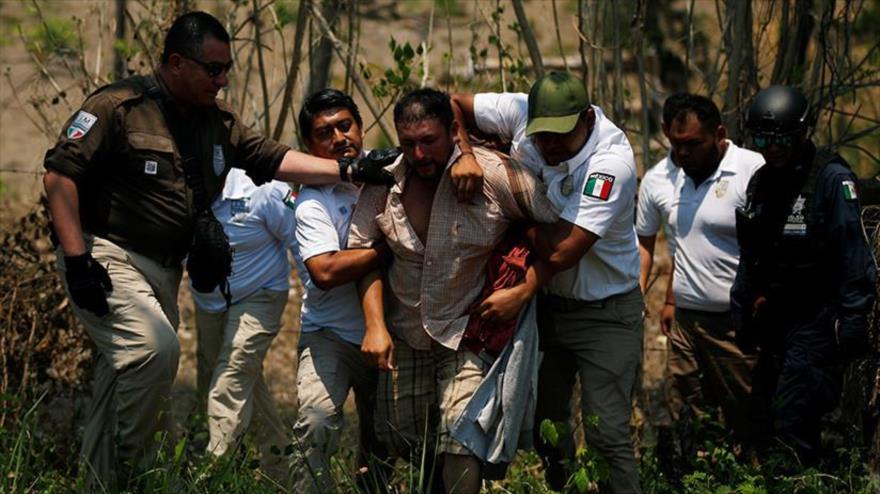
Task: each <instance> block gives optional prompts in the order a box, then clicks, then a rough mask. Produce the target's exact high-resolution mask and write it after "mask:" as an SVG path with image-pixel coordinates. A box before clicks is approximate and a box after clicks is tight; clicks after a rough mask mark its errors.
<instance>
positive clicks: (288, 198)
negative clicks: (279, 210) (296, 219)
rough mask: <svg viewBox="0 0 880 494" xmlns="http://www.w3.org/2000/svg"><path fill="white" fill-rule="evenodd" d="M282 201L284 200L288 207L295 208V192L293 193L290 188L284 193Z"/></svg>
mask: <svg viewBox="0 0 880 494" xmlns="http://www.w3.org/2000/svg"><path fill="white" fill-rule="evenodd" d="M282 201H283V202H284V205H285V206H287V207H289V208H290V209H296V194H294V192H293V191H292V190H288V191H287V194H285V195H284V199H282Z"/></svg>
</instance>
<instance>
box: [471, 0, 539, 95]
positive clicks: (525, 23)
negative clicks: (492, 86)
mask: <svg viewBox="0 0 880 494" xmlns="http://www.w3.org/2000/svg"><path fill="white" fill-rule="evenodd" d="M511 3H512V4H513V11H514V13H515V14H516V22H517V23H519V27H520V29H521V30H522V34H523V38H524V39H525V42H526V48H528V49H529V58H531V59H532V68H533V69H534V71H535V77H536V78H539V77H543V76H544V62H543V61H541V51H540V50H539V49H538V42H537V41H536V40H535V33H534V32H532V27H531V25H530V24H529V19H528V17H526V12H525V9H523V5H522V0H511ZM481 10H482V9H481ZM502 72H503V69H502Z"/></svg>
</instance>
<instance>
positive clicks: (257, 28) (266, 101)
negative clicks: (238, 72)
mask: <svg viewBox="0 0 880 494" xmlns="http://www.w3.org/2000/svg"><path fill="white" fill-rule="evenodd" d="M252 19H253V21H254V39H255V42H256V50H257V66H258V67H259V69H260V71H259V74H260V89H261V90H262V93H263V132H265V133H268V132H270V131H271V129H270V128H269V125H270V122H269V87H268V85H267V83H266V63H265V62H264V61H263V43H262V34H261V33H260V24H261V21H260V1H259V0H254V14H253V17H252Z"/></svg>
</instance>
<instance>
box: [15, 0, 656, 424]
mask: <svg viewBox="0 0 880 494" xmlns="http://www.w3.org/2000/svg"><path fill="white" fill-rule="evenodd" d="M197 3H198V4H200V5H202V6H203V8H206V9H208V10H212V6H214V2H210V1H208V2H197ZM44 5H45V7H46V9H47V11H46V12H47V14H49V15H55V16H61V15H66V13H67V12H71V13H74V14H75V15H79V16H80V17H83V16H86V17H89V16H95V15H98V13H97V11H98V9H97V7H96V5H97V6H101V4H100V2H96V1H94V0H53V1H50V2H45V3H44ZM110 5H112V3H111V2H106V3H105V4H103V7H101V8H102V9H103V12H101V13H100V15H110V14H109V12H111V11H112V9H110V7H109V6H110ZM372 5H378V6H379V7H382V5H387V2H373V3H372ZM425 5H426V4H425V3H424V2H413V3H410V4H405V5H403V6H402V7H400V8H397V7H395V9H397V10H399V12H398V13H399V14H400V15H401V17H400V19H398V20H396V21H394V24H395V25H394V29H389V28H388V27H387V26H379V25H378V22H379V20H377V19H370V18H368V17H365V19H364V20H363V22H364V25H363V27H362V29H361V32H362V35H361V36H362V38H361V45H362V47H361V52H360V53H361V55H362V56H365V57H368V58H369V60H370V62H371V63H373V64H376V65H378V66H382V65H383V64H390V63H391V56H390V54H389V50H388V48H387V44H388V38H389V33H390V32H393V33H394V35H395V36H396V37H398V40H405V39H412V40H414V41H415V42H417V41H418V40H419V39H421V38H423V37H424V33H425V31H426V30H427V29H428V27H427V26H428V22H427V21H428V16H429V9H427V8H425ZM526 5H527V8H528V9H529V16H530V18H531V19H532V20H533V22H534V23H535V25H551V24H552V22H553V21H552V17H551V16H552V13H550V12H549V11H548V10H549V9H542V8H541V5H542V4H541V2H527V4H526ZM377 8H378V7H377ZM468 8H470V7H468ZM437 15H438V16H439V15H440V14H437ZM473 15H474V16H481V15H485V12H474V13H473ZM27 16H28V13H27V9H26V6H24V5H22V4H21V3H17V2H12V1H9V0H0V29H2V31H0V71H2V73H3V74H5V75H4V77H3V78H2V79H0V225H9V224H11V222H12V221H13V220H14V219H15V218H18V217H19V216H20V215H21V214H23V213H25V212H26V211H29V210H31V208H34V207H36V206H35V203H36V200H37V198H38V197H39V194H40V192H41V189H42V186H41V168H42V158H43V155H44V153H45V150H46V149H47V148H48V147H50V146H51V145H52V143H53V141H54V136H49V135H45V134H43V133H41V132H40V131H39V130H37V127H36V126H35V125H34V124H33V123H32V119H35V116H34V112H33V111H32V108H29V107H28V103H27V101H28V99H29V98H30V97H31V96H33V94H34V92H35V91H36V88H37V87H38V86H42V85H41V84H37V83H38V82H39V81H41V80H42V79H41V77H42V76H41V75H40V73H39V71H38V69H37V68H36V66H35V65H34V63H33V61H32V59H31V57H30V56H29V54H28V53H27V52H26V51H25V50H24V47H23V43H22V42H21V40H19V39H18V37H17V34H16V33H15V28H14V26H15V23H16V22H18V21H21V20H25V21H27ZM505 16H506V18H509V17H511V16H512V13H510V12H506V13H505ZM568 17H570V16H567V17H566V18H568ZM468 19H469V17H468V16H465V17H464V18H463V19H462V18H457V19H455V20H454V22H453V23H452V24H451V29H452V30H453V32H454V37H455V39H456V40H460V39H467V37H466V36H467V32H468V29H469V28H468V25H467V22H468ZM507 20H509V19H507ZM435 24H436V25H435V28H434V29H436V30H437V31H438V33H440V34H445V33H441V31H442V30H444V29H446V26H445V21H437V22H436V23H435ZM568 24H569V23H568V22H564V23H563V29H564V33H563V34H564V39H565V44H566V45H567V46H573V43H574V42H575V40H576V38H575V35H574V33H573V32H570V31H571V28H570V26H569V25H568ZM83 29H84V33H85V34H86V37H87V38H88V37H89V36H94V31H95V30H96V29H98V28H97V27H96V26H95V25H92V24H90V23H88V22H87V23H85V24H84V25H83ZM538 31H539V32H538V33H537V34H538V37H539V40H540V41H541V45H542V46H545V45H546V46H547V48H546V50H545V51H546V52H547V53H554V54H555V53H558V50H556V49H555V48H550V47H555V45H554V44H552V43H554V42H555V37H554V34H553V33H552V32H549V30H541V29H539V30H538ZM440 34H437V35H436V38H437V41H436V43H438V46H437V48H436V50H435V52H436V53H434V54H433V55H432V58H431V62H430V64H431V65H430V67H432V69H431V70H434V71H438V70H440V69H438V67H442V66H443V63H444V61H443V56H442V55H443V51H444V49H445V47H442V46H439V44H440V43H441V41H440ZM108 36H109V35H108ZM483 36H484V37H483V42H484V43H485V36H486V35H485V33H484V35H483ZM443 42H445V41H443ZM86 49H87V53H88V54H89V55H88V56H89V57H91V58H88V57H87V61H88V62H89V63H90V64H96V63H97V60H96V58H95V56H96V53H97V52H96V51H95V50H92V51H90V52H89V51H88V50H89V47H88V46H87V47H86ZM466 51H467V50H466V48H465V47H461V48H458V47H457V48H456V55H455V58H454V59H453V63H454V64H455V65H456V66H462V67H463V66H465V65H466V62H465V60H464V57H465V55H466ZM102 53H103V56H104V57H105V60H104V64H105V65H106V64H108V63H109V60H110V58H109V56H110V53H109V49H105V50H104V51H103V52H102ZM570 53H576V50H575V51H573V52H570ZM276 55H277V54H276ZM569 56H570V57H571V58H574V57H572V56H571V55H569ZM49 69H50V70H51V72H52V74H53V75H54V76H55V78H56V79H57V81H58V83H59V84H60V85H61V87H62V88H64V89H65V90H69V91H70V92H71V96H70V99H71V101H72V103H71V104H72V105H74V106H75V105H78V102H79V100H81V96H79V95H75V93H76V91H75V90H76V87H74V85H73V81H72V80H71V79H70V77H69V76H68V75H67V74H66V73H65V71H64V70H63V68H62V67H61V66H54V65H53V66H50V67H49ZM339 72H340V70H339V68H338V66H337V69H336V70H335V72H334V74H335V79H334V83H336V82H338V80H339V77H340V74H339ZM270 73H271V77H270V81H269V82H270V84H277V80H275V79H277V78H278V77H279V75H278V72H277V70H274V69H272V70H270ZM272 78H275V79H272ZM299 86H300V87H301V86H302V84H300V85H299ZM298 96H301V95H298ZM358 101H361V99H360V98H358ZM60 106H63V105H59V108H57V111H56V112H55V113H52V116H53V117H54V119H55V122H54V123H55V126H56V128H59V129H60V126H61V123H62V122H63V119H64V118H65V115H67V114H70V112H67V111H65V110H64V108H61V107H60ZM276 106H277V105H276ZM74 109H75V108H74ZM274 111H275V112H277V109H274ZM71 112H72V110H71ZM246 113H247V112H246ZM273 119H274V116H273ZM365 119H367V120H370V119H369V118H367V117H365ZM290 127H291V126H290V125H288V129H290ZM289 132H290V133H291V135H292V129H291V130H289ZM377 139H378V131H377V130H376V129H375V128H374V129H373V130H371V131H370V133H369V134H368V139H367V141H368V142H371V143H372V142H376V141H377ZM285 140H289V139H285ZM658 245H659V246H658V255H657V262H656V263H655V272H656V273H658V274H657V276H658V277H657V279H656V281H655V283H654V284H653V289H652V290H651V291H650V292H649V294H648V317H647V319H646V323H645V360H644V372H643V387H642V390H643V392H642V393H641V394H640V397H639V401H640V404H641V407H640V409H641V413H640V414H638V415H637V418H636V421H637V422H638V423H639V424H642V425H645V423H646V422H647V423H658V422H662V421H664V420H665V419H666V418H665V412H664V410H663V407H662V406H660V403H661V395H662V381H663V374H664V372H663V368H664V366H665V353H666V351H665V339H664V337H663V336H662V335H661V334H660V332H659V329H658V328H659V326H658V322H657V314H658V313H659V310H660V308H661V307H662V300H663V295H662V292H663V288H664V287H665V286H666V276H667V275H668V272H669V267H670V263H669V260H668V256H667V255H666V249H665V242H663V241H660V242H658ZM292 281H293V282H292V288H291V292H290V297H289V302H288V306H287V310H286V311H285V314H284V319H283V329H282V331H281V332H280V334H279V335H278V337H277V338H276V340H275V342H274V343H273V345H272V347H271V349H270V351H269V354H268V356H267V358H266V361H265V370H264V373H265V377H266V382H267V384H268V386H269V388H270V389H271V391H272V393H273V395H274V396H275V399H276V401H277V403H278V406H279V408H280V409H281V411H282V414H283V416H284V417H285V418H286V419H288V420H290V419H292V418H293V417H294V415H295V406H296V391H295V390H296V344H297V341H298V337H299V330H298V328H299V323H298V321H299V309H300V307H299V305H300V304H299V301H300V291H299V290H300V287H299V285H298V283H297V281H296V276H295V274H294V275H292ZM180 306H181V316H182V317H181V320H182V323H181V326H180V328H179V332H178V334H179V338H180V342H181V348H182V354H181V360H180V369H179V372H178V376H177V381H176V384H175V390H174V393H175V400H174V402H175V414H176V415H177V417H178V418H179V419H180V420H181V421H182V420H183V419H184V418H185V417H186V416H188V415H189V414H191V413H193V412H196V411H197V410H196V408H197V406H198V402H197V398H196V395H195V391H194V390H195V382H196V376H195V348H196V333H195V330H194V326H193V324H194V323H193V309H192V300H191V297H190V295H189V292H188V290H187V289H186V288H185V287H182V289H181V291H180Z"/></svg>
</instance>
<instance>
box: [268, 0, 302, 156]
mask: <svg viewBox="0 0 880 494" xmlns="http://www.w3.org/2000/svg"><path fill="white" fill-rule="evenodd" d="M309 4H310V0H304V1H303V2H302V3H301V4H300V6H299V12H297V14H296V32H295V33H294V36H293V58H292V59H291V62H290V70H289V71H288V72H287V81H286V82H285V84H284V96H283V97H282V98H281V111H280V112H279V114H278V120H276V123H275V130H274V132H273V133H272V139H274V140H276V141H277V140H280V139H281V134H282V133H283V132H284V122H285V121H286V120H287V113H288V112H289V111H290V106H291V100H292V99H293V89H294V87H295V86H296V80H297V76H298V75H299V66H300V65H301V63H302V43H303V37H304V36H305V31H306V30H305V27H306V20H307V19H308V17H309V8H310V5H309ZM292 114H293V112H291V116H292ZM293 122H294V125H296V118H295V117H293Z"/></svg>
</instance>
